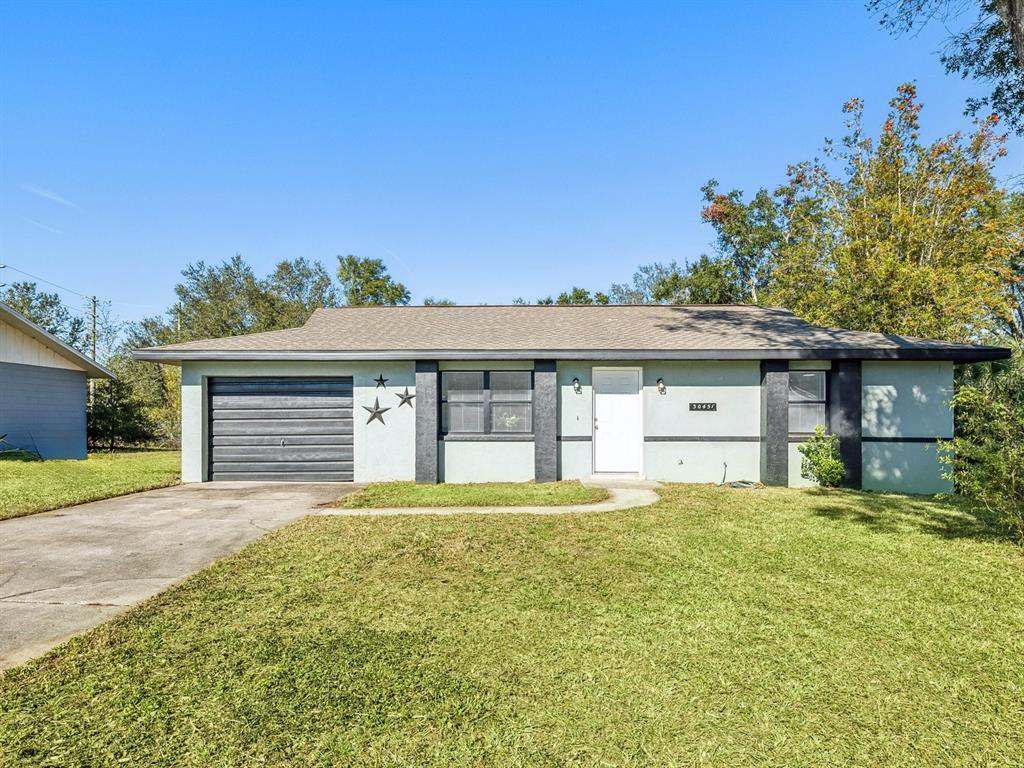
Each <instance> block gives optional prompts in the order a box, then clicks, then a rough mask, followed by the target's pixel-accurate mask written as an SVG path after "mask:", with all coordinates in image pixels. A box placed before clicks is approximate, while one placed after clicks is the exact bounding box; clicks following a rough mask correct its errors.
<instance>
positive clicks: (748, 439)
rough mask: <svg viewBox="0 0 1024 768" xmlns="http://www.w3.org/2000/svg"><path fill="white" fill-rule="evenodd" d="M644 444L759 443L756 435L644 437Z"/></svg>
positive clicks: (759, 439)
mask: <svg viewBox="0 0 1024 768" xmlns="http://www.w3.org/2000/svg"><path fill="white" fill-rule="evenodd" d="M644 442H645V443H759V442H761V438H760V437H759V436H758V435H645V436H644Z"/></svg>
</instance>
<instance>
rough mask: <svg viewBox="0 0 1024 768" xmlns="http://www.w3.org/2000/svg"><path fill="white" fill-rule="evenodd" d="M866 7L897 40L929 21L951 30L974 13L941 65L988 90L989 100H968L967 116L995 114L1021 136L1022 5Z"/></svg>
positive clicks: (907, 1) (998, 0)
mask: <svg viewBox="0 0 1024 768" xmlns="http://www.w3.org/2000/svg"><path fill="white" fill-rule="evenodd" d="M867 7H868V10H869V11H871V12H872V13H874V14H877V15H879V17H880V19H879V21H880V23H881V25H882V26H883V27H884V28H886V29H888V30H889V31H890V32H892V33H893V34H896V35H901V34H907V33H915V32H917V31H919V30H920V29H921V28H923V27H925V26H926V25H928V24H930V23H932V22H935V23H938V24H941V25H943V26H944V27H945V28H946V30H952V29H953V28H954V27H955V26H957V25H958V24H959V23H960V18H961V17H962V16H963V15H964V14H965V13H968V12H972V11H973V12H974V13H975V14H976V17H975V20H974V21H973V23H970V24H969V25H968V26H966V27H964V28H962V29H960V31H949V37H948V39H947V41H946V46H945V49H944V50H943V52H942V54H941V60H942V64H943V65H944V66H945V68H946V72H948V73H950V74H958V75H960V76H961V77H963V78H968V77H970V78H973V79H975V80H979V81H981V82H982V83H985V84H986V85H988V86H989V87H990V88H991V91H990V93H989V94H988V95H986V96H982V97H980V98H970V99H968V100H967V109H966V112H967V114H969V115H979V114H984V113H985V112H988V111H992V112H995V113H997V114H999V115H1001V116H1002V117H1003V118H1005V119H1006V121H1007V123H1008V124H1009V125H1010V127H1011V128H1013V130H1014V131H1016V132H1017V133H1019V134H1021V135H1024V0H981V2H976V0H868V3H867Z"/></svg>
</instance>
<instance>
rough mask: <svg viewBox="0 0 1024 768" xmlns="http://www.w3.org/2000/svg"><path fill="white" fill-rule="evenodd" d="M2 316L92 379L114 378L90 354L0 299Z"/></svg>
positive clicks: (110, 372) (111, 373)
mask: <svg viewBox="0 0 1024 768" xmlns="http://www.w3.org/2000/svg"><path fill="white" fill-rule="evenodd" d="M0 316H2V317H3V318H4V321H5V322H7V323H10V324H11V325H13V326H15V327H16V328H17V329H18V330H20V331H21V332H23V333H25V334H27V335H28V336H30V337H32V338H33V339H35V340H36V341H38V342H39V343H40V344H42V345H43V346H44V347H46V348H47V349H49V350H51V351H53V352H56V353H57V354H58V355H60V356H61V357H63V358H64V359H66V360H70V361H71V362H73V363H75V364H76V365H79V366H81V367H82V368H83V369H84V370H85V373H86V375H87V376H88V377H89V378H90V379H113V378H114V373H113V371H111V370H109V369H108V368H106V367H105V366H102V365H100V364H99V363H97V362H96V361H95V360H93V359H92V358H91V357H89V356H88V355H84V354H82V353H81V352H79V351H78V350H77V349H75V348H74V347H72V346H71V345H70V344H65V343H64V342H63V341H61V340H60V339H58V338H57V337H56V336H54V335H53V334H52V333H49V332H48V331H46V330H45V329H43V328H41V327H39V326H38V325H36V324H35V323H33V322H32V321H31V320H29V319H28V318H27V317H25V316H24V315H22V314H21V313H20V312H17V311H16V310H15V309H14V308H13V307H11V306H9V305H7V304H5V303H4V302H2V301H0Z"/></svg>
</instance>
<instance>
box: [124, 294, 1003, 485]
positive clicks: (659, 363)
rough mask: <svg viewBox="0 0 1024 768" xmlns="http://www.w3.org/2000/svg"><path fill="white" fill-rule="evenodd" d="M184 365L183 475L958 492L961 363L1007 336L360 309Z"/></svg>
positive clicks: (634, 311) (766, 313) (187, 357)
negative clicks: (808, 471) (809, 457)
mask: <svg viewBox="0 0 1024 768" xmlns="http://www.w3.org/2000/svg"><path fill="white" fill-rule="evenodd" d="M136 356H137V357H138V358H139V359H142V360H154V361H159V362H169V363H180V364H181V366H182V377H181V381H182V395H181V404H182V429H181V439H182V479H183V480H185V481H186V482H188V481H194V482H198V481H203V480H211V479H212V480H246V479H253V480H268V479H269V480H339V481H351V480H355V481H357V482H368V481H376V480H413V479H415V480H416V481H418V482H424V483H434V482H438V481H440V482H445V481H447V482H460V483H466V482H484V481H490V480H537V481H548V480H555V479H557V478H589V477H591V476H592V475H595V474H625V475H635V476H640V477H646V478H650V479H656V480H666V481H678V482H695V483H711V482H714V483H717V482H722V481H726V480H740V479H746V480H761V481H762V482H765V483H768V484H772V485H787V484H788V485H797V484H800V483H801V482H802V481H801V479H800V463H799V454H798V453H797V451H796V446H797V444H798V443H799V442H800V441H801V440H803V439H805V438H806V436H807V434H808V433H810V432H812V431H813V429H814V426H815V425H816V424H819V423H820V424H825V425H827V426H828V427H829V428H830V429H831V430H832V431H833V432H835V433H837V434H838V435H839V438H840V446H841V451H842V454H843V457H844V459H845V461H846V466H847V472H848V476H847V478H846V484H847V485H848V486H851V487H858V488H859V487H864V488H869V489H877V490H896V491H907V492H921V493H931V492H935V491H942V490H947V489H948V484H947V482H946V481H945V480H944V479H943V478H942V475H941V470H940V465H939V462H938V459H937V452H936V442H937V441H938V440H939V439H942V438H949V437H951V436H952V434H953V415H952V412H951V410H950V407H949V399H950V397H951V396H952V394H953V367H954V364H955V363H962V362H971V361H977V360H994V359H998V358H1003V357H1007V356H1009V350H1006V349H1000V348H994V347H982V346H972V345H964V344H949V343H945V342H941V341H928V340H921V339H908V338H900V337H896V336H886V335H882V334H877V333H862V332H855V331H844V330H837V329H830V328H821V327H817V326H813V325H810V324H808V323H806V322H804V321H803V320H800V319H799V318H797V317H796V316H795V315H793V314H792V313H790V312H787V311H785V310H781V309H767V308H762V307H754V306H665V305H646V306H645V305H623V306H567V307H563V306H477V307H469V306H451V307H444V306H437V307H346V308H341V309H326V310H318V311H316V312H315V313H314V314H313V315H312V317H310V319H309V321H308V322H307V323H306V324H305V325H304V326H302V327H300V328H293V329H289V330H282V331H271V332H267V333H257V334H251V335H247V336H237V337H233V338H226V339H212V340H209V341H195V342H188V343H184V344H173V345H170V346H165V347H155V348H152V349H143V350H139V351H137V352H136Z"/></svg>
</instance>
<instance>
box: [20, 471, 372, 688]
mask: <svg viewBox="0 0 1024 768" xmlns="http://www.w3.org/2000/svg"><path fill="white" fill-rule="evenodd" d="M358 487H360V486H352V485H336V484H307V483H203V484H194V485H179V486H176V487H174V488H162V489H160V490H156V491H146V492H145V493H136V494H132V495H131V496H121V497H119V498H116V499H107V500H105V501H96V502H93V503H91V504H82V505H81V506H77V507H69V508H66V509H62V510H56V511H53V512H43V513H41V514H37V515H29V516H27V517H17V518H14V519H12V520H4V521H2V522H0V669H3V668H5V667H10V666H13V665H15V664H18V663H20V662H22V661H25V660H27V659H30V658H32V657H33V656H38V655H40V654H42V653H45V652H46V651H47V650H49V649H50V648H52V647H53V646H55V645H57V644H58V643H61V642H63V641H64V640H67V639H68V638H70V637H71V636H73V635H76V634H78V633H79V632H82V631H84V630H86V629H89V628H91V627H94V626H96V625H97V624H99V623H101V622H102V621H104V620H106V619H107V618H109V617H111V616H113V615H114V614H116V613H119V612H121V611H123V610H125V609H126V608H128V607H129V606H131V605H134V604H135V603H137V602H139V601H141V600H144V599H146V598H147V597H151V596H152V595H155V594H156V593H157V592H160V591H161V590H164V589H166V588H167V587H169V586H170V585H172V584H174V583H175V582H177V581H180V580H181V579H183V578H185V577H186V576H188V575H189V574H192V573H194V572H195V571H197V570H199V569H200V568H203V567H205V566H207V565H209V564H210V563H212V562H213V561H215V560H218V559H220V558H222V557H224V556H225V555H229V554H231V553H232V552H235V551H237V550H239V549H241V548H242V547H243V546H244V545H245V544H247V543H249V542H250V541H252V540H253V539H256V538H258V537H260V536H262V535H263V534H264V533H266V532H267V531H270V530H273V529H274V528H278V527H280V526H282V525H284V524H285V523H289V522H291V521H292V520H295V519H297V518H300V517H302V516H303V515H307V514H309V513H310V512H313V511H314V510H315V508H316V507H317V505H319V504H323V503H326V502H328V501H331V500H332V499H336V498H338V497H339V496H341V495H343V494H344V493H345V492H350V491H353V490H356V489H357V488H358Z"/></svg>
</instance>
